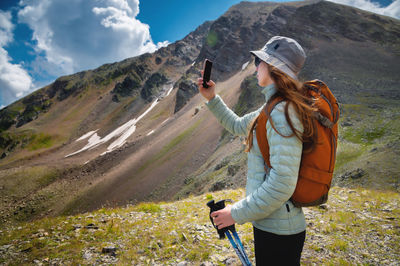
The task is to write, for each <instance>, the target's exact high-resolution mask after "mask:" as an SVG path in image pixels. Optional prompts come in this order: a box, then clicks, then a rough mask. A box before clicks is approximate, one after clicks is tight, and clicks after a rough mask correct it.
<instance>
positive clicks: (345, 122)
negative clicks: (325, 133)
mask: <svg viewBox="0 0 400 266" xmlns="http://www.w3.org/2000/svg"><path fill="white" fill-rule="evenodd" d="M352 125H353V124H352V123H350V122H348V121H344V122H343V123H342V126H343V127H351V126H352Z"/></svg>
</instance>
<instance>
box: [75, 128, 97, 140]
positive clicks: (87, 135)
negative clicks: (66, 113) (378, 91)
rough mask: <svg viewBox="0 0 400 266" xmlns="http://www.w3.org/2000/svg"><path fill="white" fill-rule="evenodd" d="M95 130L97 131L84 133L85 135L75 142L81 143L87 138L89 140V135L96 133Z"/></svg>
mask: <svg viewBox="0 0 400 266" xmlns="http://www.w3.org/2000/svg"><path fill="white" fill-rule="evenodd" d="M97 130H98V129H96V130H94V131H90V132H88V133H86V134H85V135H83V136H82V137H80V138H79V139H77V140H75V141H81V140H84V139H87V138H89V137H90V136H91V135H93V134H94V133H96V132H97Z"/></svg>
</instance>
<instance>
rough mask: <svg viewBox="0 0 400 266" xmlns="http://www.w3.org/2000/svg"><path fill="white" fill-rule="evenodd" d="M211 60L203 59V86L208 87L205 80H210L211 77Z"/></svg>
mask: <svg viewBox="0 0 400 266" xmlns="http://www.w3.org/2000/svg"><path fill="white" fill-rule="evenodd" d="M212 64H213V63H212V61H210V60H208V59H206V60H205V61H204V70H203V71H204V72H203V87H204V88H208V87H209V86H208V85H207V82H209V81H210V77H211V68H212Z"/></svg>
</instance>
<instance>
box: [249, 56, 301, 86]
mask: <svg viewBox="0 0 400 266" xmlns="http://www.w3.org/2000/svg"><path fill="white" fill-rule="evenodd" d="M250 53H251V54H252V55H254V56H257V57H258V58H260V59H261V60H262V61H264V62H265V63H267V64H270V65H272V66H274V67H276V68H277V69H279V70H280V71H282V72H284V73H285V74H287V75H289V76H290V77H292V78H294V79H296V80H297V75H296V73H294V72H293V71H292V70H291V69H290V68H289V67H288V66H287V65H286V64H285V63H284V62H282V61H281V60H279V59H278V58H276V57H274V56H273V55H269V54H267V53H266V52H264V51H262V50H259V51H250Z"/></svg>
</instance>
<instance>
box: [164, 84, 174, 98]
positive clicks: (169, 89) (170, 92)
mask: <svg viewBox="0 0 400 266" xmlns="http://www.w3.org/2000/svg"><path fill="white" fill-rule="evenodd" d="M173 89H174V86H172V87H171V89H169V91H168V92H167V95H165V97H167V96H168V95H169V94H170V93H171V91H172V90H173Z"/></svg>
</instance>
